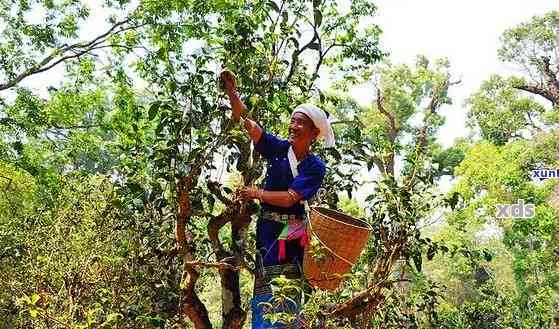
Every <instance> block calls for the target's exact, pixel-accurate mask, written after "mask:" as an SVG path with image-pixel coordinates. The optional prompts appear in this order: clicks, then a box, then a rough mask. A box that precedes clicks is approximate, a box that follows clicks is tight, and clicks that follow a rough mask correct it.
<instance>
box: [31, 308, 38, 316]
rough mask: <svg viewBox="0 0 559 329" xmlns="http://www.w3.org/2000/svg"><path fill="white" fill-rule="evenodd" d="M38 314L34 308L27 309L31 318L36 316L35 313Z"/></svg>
mask: <svg viewBox="0 0 559 329" xmlns="http://www.w3.org/2000/svg"><path fill="white" fill-rule="evenodd" d="M38 314H39V311H38V310H37V309H35V308H30V309H29V315H31V317H32V318H36V317H37V315H38Z"/></svg>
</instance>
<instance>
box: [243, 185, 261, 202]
mask: <svg viewBox="0 0 559 329" xmlns="http://www.w3.org/2000/svg"><path fill="white" fill-rule="evenodd" d="M262 192H263V191H262V190H260V189H259V188H256V187H254V186H245V187H243V188H242V189H241V190H240V191H239V196H240V198H241V200H243V201H250V200H253V199H260V198H261V197H262Z"/></svg>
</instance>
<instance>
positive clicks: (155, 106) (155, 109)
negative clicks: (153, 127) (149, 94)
mask: <svg viewBox="0 0 559 329" xmlns="http://www.w3.org/2000/svg"><path fill="white" fill-rule="evenodd" d="M159 106H161V102H159V101H157V102H153V103H152V104H151V106H150V107H149V110H148V119H149V120H150V121H151V120H153V119H154V118H155V116H156V115H157V112H158V111H159Z"/></svg>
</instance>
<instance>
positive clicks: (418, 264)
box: [413, 253, 422, 272]
mask: <svg viewBox="0 0 559 329" xmlns="http://www.w3.org/2000/svg"><path fill="white" fill-rule="evenodd" d="M413 263H414V265H415V268H416V269H417V271H418V272H421V263H422V259H421V254H420V253H417V254H415V255H414V256H413Z"/></svg>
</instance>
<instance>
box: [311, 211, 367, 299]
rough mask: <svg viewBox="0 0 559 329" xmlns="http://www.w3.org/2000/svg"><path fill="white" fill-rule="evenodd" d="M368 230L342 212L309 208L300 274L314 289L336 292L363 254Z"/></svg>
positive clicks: (364, 225) (359, 221)
mask: <svg viewBox="0 0 559 329" xmlns="http://www.w3.org/2000/svg"><path fill="white" fill-rule="evenodd" d="M370 232H371V227H370V226H369V225H368V224H367V223H365V222H363V221H361V220H358V219H355V218H353V217H351V216H348V215H345V214H343V213H341V212H338V211H335V210H331V209H327V208H323V207H311V211H310V216H309V225H308V227H307V233H308V235H309V238H310V244H309V245H307V247H306V248H305V256H304V257H303V272H304V274H305V278H306V279H307V281H308V282H309V283H310V284H311V285H312V286H314V287H316V288H320V289H326V290H332V291H333V290H336V288H338V286H339V285H340V283H341V282H342V280H343V278H344V277H343V276H344V274H346V273H347V272H349V271H350V270H351V267H352V266H353V264H355V262H356V261H357V259H358V258H359V255H360V254H361V252H362V251H363V248H364V247H365V244H366V243H367V240H368V238H369V233H370Z"/></svg>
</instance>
